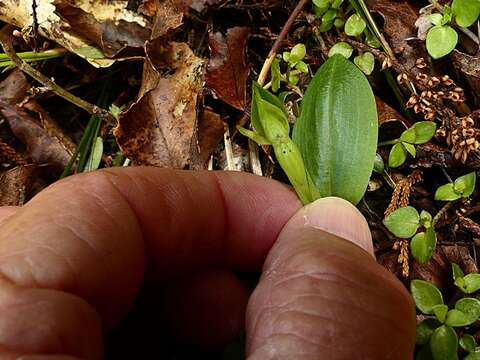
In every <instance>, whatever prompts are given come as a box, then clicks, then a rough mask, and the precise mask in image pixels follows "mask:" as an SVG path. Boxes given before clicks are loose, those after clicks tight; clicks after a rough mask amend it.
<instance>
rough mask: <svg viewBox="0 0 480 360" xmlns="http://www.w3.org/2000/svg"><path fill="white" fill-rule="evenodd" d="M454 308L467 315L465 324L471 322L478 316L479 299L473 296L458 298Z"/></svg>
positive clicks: (479, 312)
mask: <svg viewBox="0 0 480 360" xmlns="http://www.w3.org/2000/svg"><path fill="white" fill-rule="evenodd" d="M455 310H458V311H460V312H462V313H463V314H464V315H465V316H466V317H467V319H468V324H466V325H469V324H472V323H474V322H475V321H477V320H478V318H479V316H480V300H478V299H475V298H463V299H460V300H458V301H457V302H456V303H455ZM447 317H448V316H447Z"/></svg>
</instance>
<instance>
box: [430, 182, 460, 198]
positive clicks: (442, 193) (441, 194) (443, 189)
mask: <svg viewBox="0 0 480 360" xmlns="http://www.w3.org/2000/svg"><path fill="white" fill-rule="evenodd" d="M461 197H462V195H459V194H457V193H456V192H455V190H454V188H453V183H449V184H445V185H442V186H440V187H439V188H438V189H437V191H435V200H441V201H454V200H458V199H460V198H461Z"/></svg>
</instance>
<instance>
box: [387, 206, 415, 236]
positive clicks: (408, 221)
mask: <svg viewBox="0 0 480 360" xmlns="http://www.w3.org/2000/svg"><path fill="white" fill-rule="evenodd" d="M383 223H384V224H385V226H386V227H387V229H388V230H389V231H390V232H391V233H392V234H393V235H395V236H397V237H399V238H402V239H408V238H411V237H412V236H413V235H415V233H416V232H417V230H418V227H419V226H420V215H418V211H417V209H415V208H414V207H411V206H405V207H402V208H400V209H397V210H395V211H394V212H393V213H391V214H390V215H388V216H387V217H386V218H385V220H384V221H383Z"/></svg>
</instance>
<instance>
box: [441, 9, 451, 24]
mask: <svg viewBox="0 0 480 360" xmlns="http://www.w3.org/2000/svg"><path fill="white" fill-rule="evenodd" d="M452 19H453V11H452V8H451V6H449V5H445V6H444V7H443V19H442V24H441V25H446V24H448V23H450V22H451V21H452Z"/></svg>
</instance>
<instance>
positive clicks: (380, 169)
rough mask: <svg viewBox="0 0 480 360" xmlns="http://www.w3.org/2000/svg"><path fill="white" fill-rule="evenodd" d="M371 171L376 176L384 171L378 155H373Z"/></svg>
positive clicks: (383, 165)
mask: <svg viewBox="0 0 480 360" xmlns="http://www.w3.org/2000/svg"><path fill="white" fill-rule="evenodd" d="M373 171H375V172H376V173H378V174H383V172H384V171H385V164H384V163H383V159H382V157H381V156H380V155H379V154H376V155H375V161H374V163H373Z"/></svg>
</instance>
